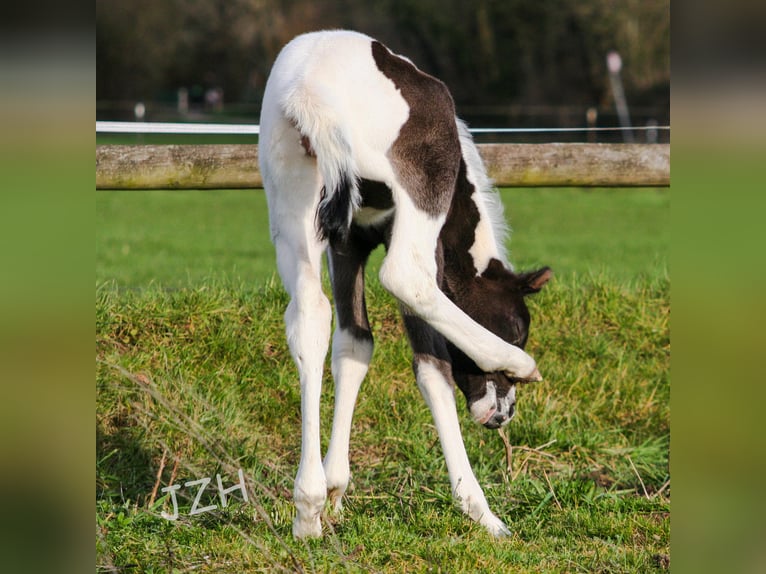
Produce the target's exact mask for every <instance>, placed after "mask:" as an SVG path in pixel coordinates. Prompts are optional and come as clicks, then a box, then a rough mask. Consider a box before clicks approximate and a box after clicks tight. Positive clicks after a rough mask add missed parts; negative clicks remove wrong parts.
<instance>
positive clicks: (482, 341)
mask: <svg viewBox="0 0 766 574" xmlns="http://www.w3.org/2000/svg"><path fill="white" fill-rule="evenodd" d="M394 193H395V198H396V216H395V219H394V225H393V232H392V233H391V242H390V245H389V247H388V253H387V255H386V258H385V259H384V260H383V265H382V266H381V268H380V282H381V284H382V285H383V286H384V287H385V288H386V289H387V290H388V291H389V292H390V293H391V294H393V295H394V297H396V298H397V299H399V301H401V302H402V303H403V304H404V305H405V306H406V307H407V308H408V309H409V310H410V311H411V312H412V313H413V314H414V315H417V316H418V317H420V318H421V319H423V320H424V321H425V322H426V323H428V324H429V325H430V326H431V327H433V328H434V329H436V330H437V331H438V332H439V333H441V334H442V335H444V337H446V338H447V339H448V340H449V341H451V342H452V343H453V344H454V345H455V346H456V347H458V348H459V349H460V350H461V351H463V352H464V353H465V354H466V355H468V356H469V357H470V358H471V359H473V361H474V362H475V363H476V364H477V365H478V366H479V367H480V368H481V369H482V370H483V371H485V372H494V371H503V372H505V373H507V374H508V375H509V376H512V377H517V378H521V379H527V380H530V381H538V380H541V379H542V377H541V376H540V373H539V372H538V370H537V366H536V364H535V361H534V359H533V358H532V357H530V356H529V355H527V354H526V353H525V352H524V351H523V350H522V349H520V348H519V347H517V346H515V345H511V344H510V343H507V342H506V341H504V340H503V339H501V338H500V337H498V336H497V335H495V334H494V333H492V332H491V331H489V330H487V329H485V328H484V327H482V326H481V325H479V323H477V322H476V321H474V320H473V319H472V318H471V317H469V316H468V315H467V314H466V313H465V312H464V311H463V310H461V309H460V308H459V307H458V306H457V305H456V304H455V303H454V302H452V301H451V300H450V299H449V298H448V297H447V296H446V295H445V294H444V293H443V292H442V291H441V290H440V289H439V287H438V285H437V281H436V276H437V263H436V255H435V254H436V248H437V245H438V240H439V233H440V232H441V229H442V226H443V225H444V221H445V218H446V214H441V215H429V214H427V213H425V212H423V211H421V210H420V209H418V208H417V207H416V206H415V205H414V203H413V202H412V200H411V199H410V197H409V195H408V194H407V192H406V191H405V190H403V189H401V188H398V189H397V188H395V189H394Z"/></svg>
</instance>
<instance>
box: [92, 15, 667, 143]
mask: <svg viewBox="0 0 766 574" xmlns="http://www.w3.org/2000/svg"><path fill="white" fill-rule="evenodd" d="M327 28H347V29H354V30H358V31H360V32H364V33H367V34H369V35H371V36H373V37H375V38H377V39H379V40H380V41H382V42H383V43H385V44H386V45H388V46H389V47H390V48H391V49H392V50H393V51H395V52H398V53H400V54H403V55H406V56H407V57H409V58H410V59H411V60H413V61H414V62H415V63H416V64H417V65H418V66H419V67H420V68H421V69H423V70H424V71H426V72H428V73H430V74H432V75H434V76H436V77H438V78H440V79H441V80H443V81H444V82H445V83H446V84H447V86H448V87H449V89H450V90H451V92H452V94H453V97H454V98H455V102H456V105H457V110H458V114H459V115H460V116H461V117H463V118H464V119H465V120H467V121H468V122H469V124H470V125H471V127H493V128H498V127H499V128H507V127H513V128H545V127H548V128H554V127H556V128H560V127H564V128H571V127H582V126H586V125H589V126H619V125H621V123H620V122H621V121H622V122H625V121H626V118H625V117H623V118H620V117H619V116H618V109H619V102H616V101H615V96H616V95H617V96H622V95H623V94H624V101H623V102H622V105H623V108H624V109H625V110H626V111H627V113H628V116H627V117H628V118H629V119H628V120H627V121H629V122H630V123H631V125H633V126H636V127H638V126H656V125H660V126H662V125H668V124H669V122H670V2H669V0H623V1H620V2H615V1H613V0H548V1H546V2H539V1H537V0H504V1H502V2H501V1H498V0H371V1H370V0H279V1H267V0H207V1H205V2H201V1H195V0H167V1H163V2H156V1H154V0H133V1H131V2H114V1H112V0H97V1H96V69H97V80H96V99H97V106H96V118H97V119H98V120H131V119H140V120H145V121H214V122H232V123H235V122H236V123H238V122H241V123H257V122H258V116H259V112H260V101H261V98H262V95H263V89H264V85H265V83H266V79H267V77H268V74H269V70H270V68H271V65H272V63H273V61H274V59H275V57H276V55H277V53H278V52H279V50H280V49H281V48H282V46H284V45H285V44H286V43H287V42H288V41H289V40H290V39H292V38H293V37H294V36H296V35H298V34H300V33H303V32H307V31H311V30H318V29H327ZM610 52H616V54H618V55H619V58H618V59H617V62H618V64H619V63H621V64H622V65H621V67H619V69H618V71H617V72H616V73H613V74H612V75H611V76H610V73H609V70H608V67H607V55H608V54H609V53H610ZM614 58H615V57H614V56H613V61H614ZM615 81H617V82H618V84H619V85H616V84H615ZM630 136H632V134H628V137H630ZM493 139H494V141H498V137H497V136H493ZM625 139H626V138H625V135H624V134H623V133H621V132H606V133H602V132H599V133H598V135H595V134H592V133H591V134H584V133H567V132H565V133H555V134H530V133H525V134H514V135H505V136H503V139H502V141H530V142H537V141H623V140H625ZM668 139H669V132H667V131H662V130H660V131H659V132H658V131H656V130H644V131H637V132H636V135H635V140H636V141H661V142H666V141H668Z"/></svg>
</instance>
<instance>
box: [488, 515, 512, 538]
mask: <svg viewBox="0 0 766 574" xmlns="http://www.w3.org/2000/svg"><path fill="white" fill-rule="evenodd" d="M481 525H482V526H484V528H486V529H487V532H489V533H490V534H491V535H492V536H494V537H495V538H506V537H508V536H510V535H511V531H510V530H509V528H508V527H507V526H506V525H505V523H504V522H503V521H502V520H500V519H499V518H498V517H497V516H492V517H491V518H489V519H487V520H482V521H481Z"/></svg>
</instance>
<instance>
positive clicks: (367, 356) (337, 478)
mask: <svg viewBox="0 0 766 574" xmlns="http://www.w3.org/2000/svg"><path fill="white" fill-rule="evenodd" d="M370 249H371V246H368V245H365V244H357V243H354V242H349V243H348V244H344V245H341V246H340V247H339V248H338V249H331V250H330V257H329V260H330V269H331V277H332V284H333V293H334V295H335V309H336V317H337V325H336V328H335V334H334V335H333V343H332V374H333V379H334V381H335V411H334V413H333V421H332V435H331V436H330V446H329V447H328V449H327V456H326V457H325V459H324V469H325V476H326V477H327V489H328V492H329V495H330V501H331V502H332V505H333V509H334V510H335V511H336V512H340V510H341V509H342V508H343V495H344V494H345V492H346V489H347V488H348V483H349V480H350V478H351V471H350V467H349V460H348V449H349V440H350V437H351V420H352V417H353V414H354V405H355V404H356V397H357V394H358V393H359V387H360V386H361V384H362V380H363V379H364V377H365V375H366V374H367V367H368V365H369V364H370V360H371V359H372V349H373V341H372V333H371V331H370V324H369V322H368V320H367V308H366V305H365V300H364V265H365V263H366V261H367V256H368V255H369V253H370Z"/></svg>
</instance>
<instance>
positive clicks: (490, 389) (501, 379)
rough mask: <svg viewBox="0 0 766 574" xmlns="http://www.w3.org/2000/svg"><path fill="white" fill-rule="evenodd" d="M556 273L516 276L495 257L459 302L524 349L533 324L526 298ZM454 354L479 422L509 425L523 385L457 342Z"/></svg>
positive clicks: (544, 270)
mask: <svg viewBox="0 0 766 574" xmlns="http://www.w3.org/2000/svg"><path fill="white" fill-rule="evenodd" d="M552 274H553V272H552V271H551V270H550V268H548V267H543V268H541V269H538V270H537V271H532V272H529V273H518V274H517V273H514V272H512V271H510V270H508V269H506V267H505V266H504V265H503V264H502V263H501V262H500V261H498V260H497V259H492V260H491V261H490V264H489V266H488V267H487V269H486V270H485V271H484V272H483V273H482V274H481V275H479V276H476V277H474V279H473V281H472V282H471V283H470V285H469V286H468V287H467V288H466V290H465V292H463V293H461V295H460V296H458V297H457V299H460V300H459V301H456V302H457V303H458V305H459V306H460V307H461V308H462V309H463V310H464V311H465V312H466V313H467V314H468V315H470V316H471V317H473V319H474V320H475V321H476V322H477V323H479V324H480V325H482V326H483V327H485V328H486V329H488V330H490V331H492V332H493V333H494V334H495V335H497V336H498V337H500V338H502V339H503V340H505V341H507V342H508V343H511V344H513V345H516V346H517V347H520V348H522V349H523V348H524V346H525V345H526V343H527V337H528V335H529V323H530V318H529V310H528V309H527V305H526V302H525V301H524V298H525V297H526V296H527V295H531V294H532V293H537V292H538V291H540V289H542V287H543V285H545V284H546V283H547V282H548V280H549V279H550V278H551V276H552ZM449 352H450V356H451V358H452V374H453V377H454V378H455V381H456V382H457V385H458V387H460V390H461V391H463V394H464V395H465V397H466V401H467V403H468V410H469V411H470V412H471V416H472V417H473V418H474V420H476V421H477V422H479V423H481V424H483V425H484V426H485V427H487V428H491V429H496V428H500V427H501V426H503V425H504V424H506V423H508V422H509V421H510V420H511V419H512V418H513V415H514V414H515V407H516V384H517V383H523V382H524V381H523V380H521V379H515V378H510V377H508V376H506V375H505V374H504V373H501V372H494V373H486V372H484V371H482V370H481V369H479V367H478V366H476V363H474V362H473V361H472V360H471V359H469V358H468V357H467V356H466V355H465V354H464V353H463V352H461V351H460V350H459V349H458V348H457V347H455V346H454V345H452V344H449Z"/></svg>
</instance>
